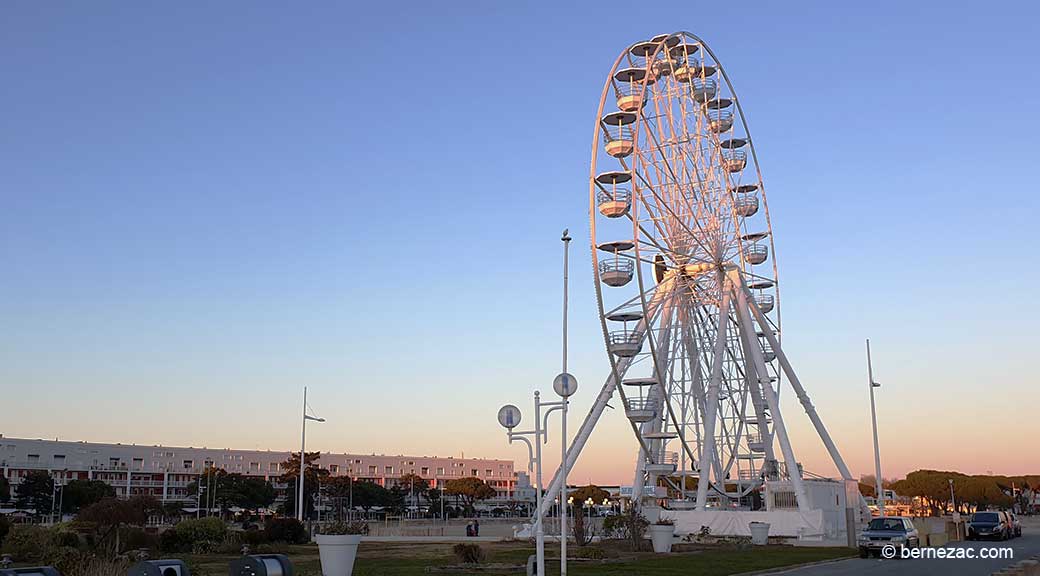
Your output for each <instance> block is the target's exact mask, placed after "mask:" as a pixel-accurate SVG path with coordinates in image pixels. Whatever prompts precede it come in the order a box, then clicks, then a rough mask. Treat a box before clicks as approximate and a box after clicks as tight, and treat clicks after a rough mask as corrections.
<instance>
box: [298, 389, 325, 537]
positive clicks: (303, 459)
mask: <svg viewBox="0 0 1040 576" xmlns="http://www.w3.org/2000/svg"><path fill="white" fill-rule="evenodd" d="M308 420H313V421H315V422H324V421H325V419H324V418H318V417H316V416H311V415H309V414H307V387H306V386H304V387H303V432H302V434H301V439H300V490H299V492H300V493H299V499H298V500H297V501H296V504H297V506H296V519H297V520H299V521H300V522H303V508H304V505H303V478H304V474H305V473H306V471H307V421H308Z"/></svg>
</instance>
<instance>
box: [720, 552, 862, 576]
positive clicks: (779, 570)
mask: <svg viewBox="0 0 1040 576" xmlns="http://www.w3.org/2000/svg"><path fill="white" fill-rule="evenodd" d="M855 557H856V556H855V555H853V554H850V555H848V556H843V557H841V558H831V559H829V560H816V561H815V562H803V563H801V564H789V565H787V566H778V567H776V568H765V569H763V570H753V571H751V572H737V573H735V574H731V575H730V576H759V575H760V574H784V573H787V572H791V571H793V570H799V569H801V568H808V567H809V566H822V565H824V564H834V563H835V562H844V561H845V560H851V559H853V558H855Z"/></svg>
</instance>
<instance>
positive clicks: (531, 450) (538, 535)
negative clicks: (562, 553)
mask: <svg viewBox="0 0 1040 576" xmlns="http://www.w3.org/2000/svg"><path fill="white" fill-rule="evenodd" d="M541 412H542V403H541V399H540V398H539V392H538V391H537V390H536V391H535V393H534V430H526V431H523V432H515V431H513V429H514V428H516V427H517V426H518V425H519V424H520V419H521V414H520V409H519V408H517V407H516V406H514V405H513V404H506V405H505V406H503V407H501V408H499V410H498V423H499V424H501V425H502V427H503V428H505V429H506V437H507V438H509V443H510V444H512V443H513V441H514V440H519V441H521V442H523V443H524V444H527V471H528V472H531V471H532V468H534V473H535V474H534V476H535V495H534V498H535V509H536V511H537V512H536V518H535V520H534V526H533V528H534V538H535V548H534V550H535V562H536V568H535V570H536V573H537V574H538V575H539V576H542V575H544V574H545V530H544V529H543V527H542V513H541V510H542V438H543V436H544V434H545V433H544V432H543V431H542V422H541V420H542V418H541ZM529 436H531V437H534V443H533V444H532V443H531V440H529V439H528V437H529Z"/></svg>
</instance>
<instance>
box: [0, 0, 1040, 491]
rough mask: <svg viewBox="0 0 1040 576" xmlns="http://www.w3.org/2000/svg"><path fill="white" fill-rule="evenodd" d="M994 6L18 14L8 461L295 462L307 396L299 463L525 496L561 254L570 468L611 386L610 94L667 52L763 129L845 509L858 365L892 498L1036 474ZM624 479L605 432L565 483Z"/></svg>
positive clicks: (1020, 193) (546, 376) (795, 340)
mask: <svg viewBox="0 0 1040 576" xmlns="http://www.w3.org/2000/svg"><path fill="white" fill-rule="evenodd" d="M998 4H999V5H1000V6H1002V8H1000V9H994V8H993V7H992V6H990V5H986V6H983V5H980V4H978V3H958V2H914V3H908V2H871V3H833V2H752V3H747V2H742V3H733V2H729V3H726V2H711V3H708V2H692V3H684V4H676V5H672V6H670V7H669V8H668V9H667V10H661V9H660V6H658V7H656V8H655V7H653V6H647V7H645V9H641V10H639V11H637V12H633V11H632V4H631V3H623V2H605V1H597V2H584V3H559V2H552V3H548V2H546V3H536V2H530V3H528V2H453V1H445V2H437V3H418V2H416V3H407V2H406V3H382V2H368V3H345V2H339V3H335V2H308V3H304V4H288V3H276V2H266V1H262V2H245V1H229V2H221V3H215V4H205V3H168V2H153V1H142V2H107V1H99V2H91V3H82V2H28V1H8V2H4V3H3V4H2V5H0V70H2V71H3V87H2V89H0V201H2V207H3V209H2V210H0V269H2V274H0V278H2V280H0V318H2V321H0V433H2V434H4V435H7V436H13V437H29V438H62V439H73V440H88V441H110V442H124V443H130V442H134V443H139V444H160V443H161V444H166V445H182V446H183V445H189V446H208V447H232V448H270V449H282V450H288V449H298V443H299V433H300V430H299V426H300V410H301V407H300V404H301V395H302V388H303V386H305V385H306V386H308V387H309V389H310V398H311V402H310V403H311V406H312V408H313V411H314V412H316V413H317V414H318V415H320V416H322V417H324V418H326V419H327V422H326V423H323V424H312V425H311V426H310V427H309V429H308V448H310V449H320V450H322V451H335V452H358V453H380V454H382V453H385V454H412V455H442V456H448V455H456V456H457V455H461V454H465V455H466V456H485V457H504V458H512V459H515V460H516V462H517V468H518V469H523V468H524V467H525V466H526V462H527V452H526V448H524V447H523V445H520V444H514V445H512V446H510V445H509V444H507V442H506V438H505V435H504V433H503V431H502V429H501V428H500V427H499V426H498V424H497V423H496V421H495V413H496V411H497V409H498V407H499V406H501V405H502V404H505V403H514V404H517V405H519V406H520V407H521V409H522V410H523V411H524V413H525V415H526V416H527V417H528V418H530V414H531V410H532V394H533V392H534V391H535V390H541V391H542V392H543V393H544V394H545V395H547V396H550V397H551V395H552V392H551V382H552V378H553V377H554V376H555V375H556V373H557V372H558V371H559V368H560V366H559V363H560V312H561V297H562V294H561V291H562V288H561V280H560V268H561V262H560V257H561V250H560V241H559V235H560V231H561V230H562V229H563V228H570V229H571V231H572V235H573V236H574V237H575V240H576V241H575V242H574V243H573V250H572V254H571V255H572V268H571V270H572V274H571V308H570V313H571V316H570V318H571V333H570V371H571V372H572V373H573V374H574V375H575V376H576V377H577V379H578V381H579V386H580V391H579V392H578V393H577V394H576V395H575V396H574V397H573V406H574V407H573V409H572V411H571V414H572V416H571V420H570V422H571V430H572V431H573V430H575V429H576V428H577V426H578V424H579V423H580V420H581V418H582V417H583V416H584V414H585V412H586V411H587V410H588V407H589V406H591V403H592V399H593V397H594V396H595V394H596V393H597V391H598V390H599V388H600V387H601V386H602V384H603V381H604V379H605V378H606V376H607V373H608V371H609V364H608V362H607V356H606V352H605V351H604V348H603V339H602V336H601V332H600V326H599V319H598V315H597V314H598V312H597V308H596V303H595V297H594V287H593V276H592V270H591V266H590V261H591V260H590V255H589V244H588V232H587V230H588V218H587V211H588V205H587V203H588V185H587V178H588V169H589V168H588V162H589V156H590V150H589V146H590V136H591V135H592V131H593V128H594V125H595V121H596V118H595V115H596V108H597V104H598V99H599V96H600V92H601V90H602V86H603V82H604V80H605V78H606V75H607V73H608V72H609V70H610V66H611V64H612V63H613V61H614V59H615V58H616V57H617V55H618V53H619V52H620V51H621V50H624V49H625V47H626V46H628V45H629V44H631V43H633V42H636V41H639V40H642V39H645V38H648V37H650V36H653V35H656V34H659V33H667V32H675V31H680V30H688V31H691V32H693V33H695V34H697V35H698V36H700V37H701V38H703V39H705V41H706V42H707V43H708V44H709V45H710V46H711V47H712V49H713V50H714V51H715V52H716V54H717V55H718V57H719V59H720V60H721V61H722V63H723V64H724V65H725V66H726V69H727V71H728V73H729V75H730V77H731V79H732V81H733V82H734V85H735V88H736V90H737V93H738V94H739V96H740V98H741V101H742V103H743V107H744V110H745V113H746V114H747V116H748V120H749V125H750V129H751V134H752V136H753V138H754V141H755V146H756V149H757V152H758V157H759V162H760V165H761V168H762V170H763V175H764V181H765V183H766V189H767V190H768V194H769V203H770V210H771V215H772V218H773V230H774V235H775V240H776V247H777V255H778V262H779V267H780V286H781V295H782V298H781V301H782V310H783V327H784V344H785V347H786V349H787V354H788V356H789V357H790V358H791V360H792V362H793V363H794V364H795V367H796V370H797V371H798V373H799V375H800V379H801V380H802V382H803V383H804V384H805V386H806V387H807V389H808V391H809V394H810V396H811V397H812V399H813V403H814V404H815V405H816V407H817V409H818V410H819V412H820V414H821V416H822V417H823V419H824V421H825V422H826V423H827V425H828V427H829V429H830V431H831V433H832V435H833V436H834V438H835V441H836V443H837V445H838V447H839V449H840V450H841V451H842V454H843V455H844V457H845V459H846V460H847V461H848V463H849V466H850V467H851V468H852V471H853V473H854V474H857V475H859V474H868V473H873V452H872V444H871V432H870V412H869V404H868V388H867V377H866V365H865V358H864V339H865V338H868V337H869V338H871V341H872V347H873V352H874V367H875V378H876V379H877V380H878V381H880V382H881V383H882V387H881V388H880V389H878V391H877V393H878V423H879V428H880V444H881V450H882V456H883V475H884V476H885V477H894V476H901V475H903V474H905V473H906V472H908V471H911V470H914V469H918V468H937V469H957V470H961V471H964V472H969V473H985V472H987V471H992V472H995V473H1005V474H1017V473H1033V474H1036V473H1040V451H1038V450H1037V449H1036V446H1037V439H1038V426H1037V425H1036V423H1035V422H1036V421H1035V415H1036V411H1037V406H1038V397H1037V394H1038V390H1040V386H1038V380H1040V377H1038V376H1037V373H1036V367H1035V366H1036V365H1035V359H1036V344H1035V340H1036V339H1035V335H1036V332H1037V330H1036V328H1037V325H1038V322H1040V314H1038V312H1037V306H1036V303H1037V299H1036V297H1035V295H1034V294H1033V292H1034V290H1035V288H1034V287H1035V286H1036V285H1037V283H1038V282H1040V274H1038V272H1037V266H1036V262H1037V257H1036V248H1035V246H1036V241H1035V232H1034V229H1035V217H1036V216H1035V215H1036V212H1037V209H1038V208H1040V206H1038V200H1037V190H1036V184H1035V177H1033V176H1030V170H1031V169H1034V168H1035V167H1036V161H1035V158H1034V154H1035V150H1036V149H1037V142H1036V136H1035V135H1036V134H1037V133H1038V131H1040V115H1038V113H1037V107H1038V104H1040V77H1038V76H1037V74H1036V72H1035V70H1034V68H1035V62H1034V59H1035V58H1034V57H1033V55H1035V46H1034V45H1033V42H1034V41H1033V38H1035V36H1036V35H1037V32H1038V30H1037V24H1036V22H1038V21H1040V9H1038V8H1037V7H1036V6H1035V5H1033V4H1031V3H1026V2H1022V3H1010V2H1007V3H1005V2H998ZM662 6H663V5H662ZM782 395H783V398H782V399H783V406H784V414H785V420H786V422H787V425H788V427H789V429H790V432H791V435H792V438H793V442H794V445H795V451H796V453H797V455H798V459H799V460H800V461H802V462H803V464H804V466H805V468H806V469H808V470H811V471H813V472H817V473H820V474H833V473H834V469H833V466H832V465H831V464H830V463H829V461H828V458H827V454H826V451H825V450H824V449H823V446H822V445H821V444H820V442H819V441H818V439H816V438H815V437H814V434H813V432H812V429H811V427H810V425H809V423H808V420H807V419H806V418H805V417H804V414H803V413H802V411H801V408H800V406H798V404H797V403H795V402H793V400H794V397H793V396H794V395H793V394H791V393H790V390H789V389H787V390H786V391H785V392H782ZM528 421H529V420H528ZM551 428H552V429H551V431H550V432H551V433H556V434H558V431H559V428H558V423H556V422H554V424H552V425H551ZM635 446H636V444H635V441H634V439H633V438H632V437H631V431H630V429H629V428H628V427H627V423H626V422H625V420H624V418H623V414H621V413H620V411H613V412H610V411H608V413H607V414H606V416H605V418H604V420H603V421H602V423H601V425H600V426H598V427H597V429H596V431H595V433H594V434H593V436H592V439H591V441H590V442H589V445H588V446H587V448H586V450H585V451H584V452H583V454H582V457H581V459H580V461H579V463H578V465H577V467H576V469H575V471H574V473H573V475H572V479H573V481H575V482H585V481H593V482H598V483H601V484H617V483H629V482H631V477H632V468H633V465H634V462H635V457H636V451H635ZM558 454H559V441H558V439H557V438H556V437H555V435H554V436H553V438H552V441H551V442H550V443H549V445H548V447H547V453H546V457H545V464H546V467H547V468H548V469H552V468H553V467H555V466H556V464H557V463H558V460H559V458H558Z"/></svg>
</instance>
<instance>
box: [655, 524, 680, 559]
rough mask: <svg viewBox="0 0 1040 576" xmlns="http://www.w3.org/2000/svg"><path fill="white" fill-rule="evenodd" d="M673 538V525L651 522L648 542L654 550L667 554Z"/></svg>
mask: <svg viewBox="0 0 1040 576" xmlns="http://www.w3.org/2000/svg"><path fill="white" fill-rule="evenodd" d="M674 539H675V526H673V525H671V524H651V525H650V542H651V543H652V544H653V545H654V552H657V553H658V554H667V553H669V552H671V551H672V540H674Z"/></svg>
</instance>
